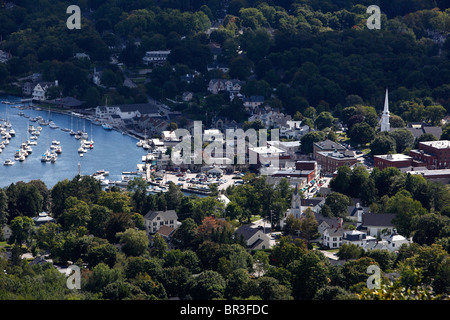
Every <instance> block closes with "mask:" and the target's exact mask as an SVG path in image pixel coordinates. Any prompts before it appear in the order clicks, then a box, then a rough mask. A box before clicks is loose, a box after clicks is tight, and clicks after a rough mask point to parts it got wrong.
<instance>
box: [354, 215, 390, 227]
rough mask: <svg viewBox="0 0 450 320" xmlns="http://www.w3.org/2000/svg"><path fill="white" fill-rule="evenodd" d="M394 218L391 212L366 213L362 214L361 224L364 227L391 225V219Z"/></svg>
mask: <svg viewBox="0 0 450 320" xmlns="http://www.w3.org/2000/svg"><path fill="white" fill-rule="evenodd" d="M394 218H395V214H393V213H366V214H364V215H363V222H362V224H363V225H364V226H366V227H367V226H373V227H393V226H394V225H393V224H392V219H394Z"/></svg>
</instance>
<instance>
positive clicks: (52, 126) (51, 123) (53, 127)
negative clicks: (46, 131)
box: [48, 121, 59, 129]
mask: <svg viewBox="0 0 450 320" xmlns="http://www.w3.org/2000/svg"><path fill="white" fill-rule="evenodd" d="M48 126H49V128H52V129H58V128H59V126H58V125H57V124H56V123H54V122H53V121H51V122H50V123H49V125H48Z"/></svg>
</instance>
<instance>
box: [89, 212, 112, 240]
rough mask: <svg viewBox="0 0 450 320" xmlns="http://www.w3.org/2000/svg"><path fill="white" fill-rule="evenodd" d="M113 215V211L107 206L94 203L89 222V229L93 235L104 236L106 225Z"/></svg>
mask: <svg viewBox="0 0 450 320" xmlns="http://www.w3.org/2000/svg"><path fill="white" fill-rule="evenodd" d="M110 215H111V211H110V210H109V209H108V208H107V207H105V206H100V205H98V204H94V205H93V206H92V207H91V219H90V220H89V223H88V230H89V232H90V233H92V234H93V235H95V236H97V237H100V238H104V237H105V236H106V234H105V226H106V223H107V222H108V220H109V218H110Z"/></svg>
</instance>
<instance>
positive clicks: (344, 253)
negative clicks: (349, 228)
mask: <svg viewBox="0 0 450 320" xmlns="http://www.w3.org/2000/svg"><path fill="white" fill-rule="evenodd" d="M363 253H364V249H363V248H361V247H360V246H357V245H355V244H353V243H350V244H347V243H344V244H342V246H340V247H339V251H338V253H337V256H338V257H339V259H342V260H350V259H358V258H360V257H361V256H362V255H363Z"/></svg>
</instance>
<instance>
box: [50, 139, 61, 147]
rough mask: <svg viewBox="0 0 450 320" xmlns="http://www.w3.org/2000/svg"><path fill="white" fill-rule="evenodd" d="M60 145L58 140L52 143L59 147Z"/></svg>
mask: <svg viewBox="0 0 450 320" xmlns="http://www.w3.org/2000/svg"><path fill="white" fill-rule="evenodd" d="M60 144H61V141H59V140H53V141H52V145H55V146H59V145H60Z"/></svg>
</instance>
